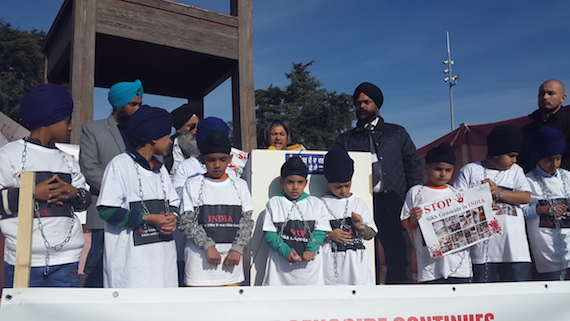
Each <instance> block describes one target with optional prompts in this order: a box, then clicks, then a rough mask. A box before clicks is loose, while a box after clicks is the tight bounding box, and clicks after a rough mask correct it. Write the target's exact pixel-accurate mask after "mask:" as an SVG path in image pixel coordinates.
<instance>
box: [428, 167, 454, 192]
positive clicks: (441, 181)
mask: <svg viewBox="0 0 570 321" xmlns="http://www.w3.org/2000/svg"><path fill="white" fill-rule="evenodd" d="M425 170H426V172H427V180H428V181H427V184H428V185H430V186H435V187H441V186H445V185H446V184H447V183H448V182H449V180H450V179H451V175H453V165H451V164H449V163H445V162H439V163H431V164H426V165H425Z"/></svg>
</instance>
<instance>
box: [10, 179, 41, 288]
mask: <svg viewBox="0 0 570 321" xmlns="http://www.w3.org/2000/svg"><path fill="white" fill-rule="evenodd" d="M35 187H36V177H35V173H34V172H23V173H21V174H20V198H19V200H18V242H17V244H16V266H15V268H14V288H27V287H28V286H29V285H30V268H31V260H32V227H33V222H34V190H35Z"/></svg>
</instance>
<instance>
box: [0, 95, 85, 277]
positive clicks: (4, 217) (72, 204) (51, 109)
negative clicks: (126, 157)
mask: <svg viewBox="0 0 570 321" xmlns="http://www.w3.org/2000/svg"><path fill="white" fill-rule="evenodd" d="M72 112H73V99H71V95H70V94H69V92H68V91H67V89H65V88H63V87H61V86H58V85H54V84H43V85H41V86H38V87H36V88H34V89H33V90H32V91H30V92H29V93H27V94H26V96H24V98H23V99H22V102H21V103H20V115H21V117H22V120H23V121H24V122H25V123H26V124H27V126H28V128H29V129H30V130H31V132H30V137H26V138H23V139H19V140H16V141H13V142H10V143H8V144H6V145H4V146H3V147H2V149H0V164H2V166H0V191H1V193H2V197H0V231H2V233H3V234H4V235H5V236H6V242H5V247H4V262H5V263H4V274H5V281H6V287H12V286H13V281H14V266H15V265H16V244H17V243H18V197H19V191H20V174H21V173H22V172H35V174H36V186H35V191H34V205H35V207H34V222H33V224H34V226H33V231H32V244H31V250H32V253H31V266H32V268H31V274H30V286H31V287H38V286H39V287H76V286H77V285H78V274H77V269H78V267H79V257H80V255H81V250H82V248H83V230H82V228H81V222H80V221H79V219H78V218H77V216H75V214H74V211H84V210H86V209H87V207H89V204H91V194H89V192H88V191H87V190H86V189H85V177H84V176H83V174H81V172H80V170H79V164H78V163H77V162H76V161H75V160H74V159H73V158H72V157H71V156H70V155H68V154H66V153H64V152H62V151H61V150H59V149H58V148H57V147H56V146H55V143H57V142H69V133H70V132H71V113H72Z"/></svg>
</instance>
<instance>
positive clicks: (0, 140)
mask: <svg viewBox="0 0 570 321" xmlns="http://www.w3.org/2000/svg"><path fill="white" fill-rule="evenodd" d="M0 134H1V135H0V147H2V146H4V145H6V144H8V143H9V142H13V141H15V140H18V139H20V138H24V137H26V136H29V135H30V131H29V130H27V129H26V128H25V127H24V126H22V125H20V124H18V123H17V122H15V121H14V120H12V118H10V117H8V116H6V114H4V113H3V112H0Z"/></svg>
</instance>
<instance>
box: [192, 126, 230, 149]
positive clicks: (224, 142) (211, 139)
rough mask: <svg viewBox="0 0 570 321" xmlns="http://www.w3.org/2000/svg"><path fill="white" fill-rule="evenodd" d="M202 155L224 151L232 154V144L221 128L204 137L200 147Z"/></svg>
mask: <svg viewBox="0 0 570 321" xmlns="http://www.w3.org/2000/svg"><path fill="white" fill-rule="evenodd" d="M198 148H199V149H200V153H201V154H202V155H208V154H214V153H222V154H228V155H229V154H230V151H231V149H232V145H231V143H230V140H229V139H228V137H227V136H226V135H225V134H224V133H222V132H221V131H219V130H212V131H211V132H210V133H209V134H208V135H207V136H206V137H204V138H203V139H202V141H201V142H200V145H199V147H198Z"/></svg>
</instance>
